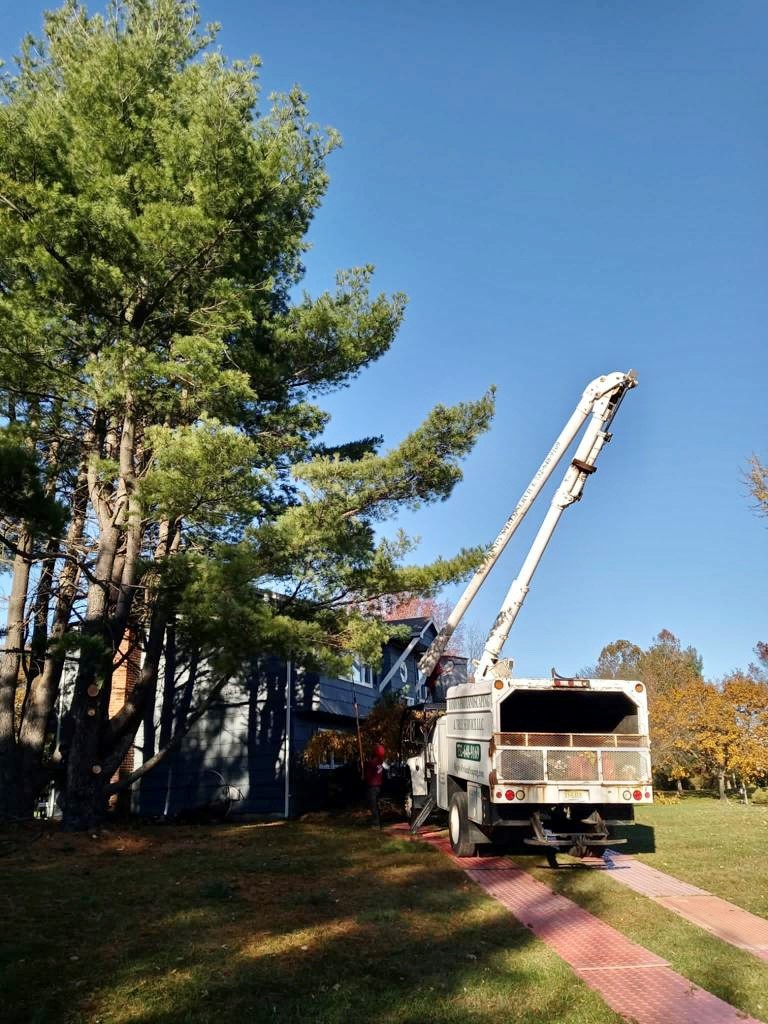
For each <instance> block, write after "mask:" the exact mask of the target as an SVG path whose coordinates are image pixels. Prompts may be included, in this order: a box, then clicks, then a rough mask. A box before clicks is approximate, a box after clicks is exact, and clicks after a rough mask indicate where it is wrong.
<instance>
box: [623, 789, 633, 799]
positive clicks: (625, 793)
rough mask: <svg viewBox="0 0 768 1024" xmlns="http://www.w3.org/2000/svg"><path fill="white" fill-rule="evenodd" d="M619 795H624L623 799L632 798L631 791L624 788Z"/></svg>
mask: <svg viewBox="0 0 768 1024" xmlns="http://www.w3.org/2000/svg"><path fill="white" fill-rule="evenodd" d="M621 795H622V796H623V797H624V799H625V800H631V799H632V792H631V790H629V789H625V790H624V792H623V793H622V794H621Z"/></svg>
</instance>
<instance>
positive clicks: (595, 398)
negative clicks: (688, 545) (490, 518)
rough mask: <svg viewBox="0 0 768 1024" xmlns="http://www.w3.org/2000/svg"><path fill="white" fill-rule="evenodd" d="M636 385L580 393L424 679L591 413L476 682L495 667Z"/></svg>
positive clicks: (626, 376) (426, 661) (429, 658)
mask: <svg viewBox="0 0 768 1024" xmlns="http://www.w3.org/2000/svg"><path fill="white" fill-rule="evenodd" d="M636 384H637V378H636V375H635V372H634V370H630V371H629V372H628V373H620V372H619V373H609V374H606V375H605V376H602V377H597V378H595V380H593V381H592V382H591V383H590V384H588V385H587V387H586V388H585V389H584V393H583V394H582V396H581V399H580V400H579V403H578V405H577V406H576V408H575V409H574V411H573V413H572V414H571V416H570V418H569V420H568V422H567V423H566V425H565V426H564V427H563V430H562V431H561V433H560V436H559V437H558V438H557V440H556V441H555V443H554V444H553V445H552V447H551V448H550V450H549V452H548V454H547V456H546V458H545V459H544V461H543V462H542V464H541V465H540V466H539V468H538V470H537V471H536V473H535V474H534V476H533V479H532V480H531V482H530V483H529V484H528V487H527V488H526V489H525V491H524V492H523V495H522V497H521V498H520V500H519V501H518V503H517V505H516V506H515V508H514V511H513V512H512V514H511V516H510V517H509V519H507V521H506V523H505V524H504V526H503V527H502V530H501V532H500V533H499V535H498V537H497V538H496V540H495V541H494V542H493V544H492V545H491V547H490V549H489V551H488V554H487V555H486V557H485V559H484V561H483V563H482V565H480V567H479V568H478V569H477V571H476V572H475V574H474V576H473V577H472V579H471V580H470V581H469V583H468V584H467V586H466V588H465V590H464V593H463V594H462V595H461V597H460V598H459V600H458V602H457V603H456V606H455V607H454V609H453V611H452V612H451V614H450V616H449V617H448V620H447V622H446V623H445V625H444V626H443V628H442V629H441V630H440V632H439V633H438V635H437V636H436V637H435V639H434V640H433V641H432V643H431V645H430V647H429V649H428V650H427V651H426V652H425V654H424V656H423V657H422V659H421V661H420V662H419V673H420V674H421V675H422V676H423V677H425V678H429V676H430V675H431V674H432V672H433V671H434V669H435V666H436V665H437V663H438V661H439V660H440V657H441V656H442V655H443V653H444V652H445V650H446V648H447V646H448V644H449V642H450V639H451V636H452V635H453V633H454V631H455V629H456V627H457V626H458V624H459V623H460V622H461V620H462V618H463V617H464V614H465V612H466V610H467V608H468V607H469V605H470V604H471V602H472V600H473V599H474V597H475V595H476V594H477V592H478V590H479V589H480V587H481V586H482V585H483V583H484V582H485V580H486V578H487V577H488V574H489V573H490V571H491V569H492V568H493V567H494V565H495V564H496V562H497V561H498V559H499V556H500V555H501V553H502V552H503V551H504V549H505V548H506V546H507V544H508V543H509V541H510V540H511V538H512V537H513V535H514V534H515V531H516V530H517V528H518V527H519V526H520V524H521V523H522V521H523V519H524V518H525V516H526V514H527V513H528V511H529V509H530V508H531V506H532V505H533V503H534V501H535V500H536V498H537V497H538V495H539V492H540V491H541V489H542V487H543V486H544V484H545V483H546V482H547V480H548V479H549V478H550V476H551V475H552V473H553V472H554V471H555V469H556V468H557V465H558V463H559V462H560V459H561V458H562V456H563V455H564V453H565V452H566V451H567V449H568V448H569V446H570V445H571V443H572V442H573V440H574V438H575V437H576V435H577V434H578V432H579V430H580V429H581V427H582V426H583V424H584V422H585V420H586V419H587V418H588V417H589V415H590V413H591V414H592V416H591V419H590V422H589V426H588V428H587V430H586V431H585V433H584V436H583V438H582V440H581V442H580V444H579V446H578V448H577V449H576V454H575V456H574V458H573V460H572V461H571V464H570V466H569V467H568V469H567V471H566V474H565V477H564V478H563V482H562V484H561V485H560V487H559V488H558V490H557V492H556V494H555V497H554V498H553V499H552V504H551V506H550V509H549V512H548V513H547V515H546V517H545V519H544V522H543V523H542V525H541V527H540V529H539V532H538V533H537V535H536V539H535V540H534V542H533V545H532V547H531V550H530V551H529V553H528V556H527V558H526V560H525V562H524V564H523V567H522V569H521V570H520V573H519V575H518V576H517V578H516V579H515V581H514V582H513V584H512V586H511V587H510V589H509V592H508V593H507V596H506V598H505V600H504V604H503V605H502V608H501V611H500V612H499V615H498V616H497V618H496V622H495V623H494V625H493V628H492V630H491V632H490V634H489V636H488V640H487V641H486V646H485V650H484V652H483V656H482V658H481V660H480V664H479V665H478V670H477V673H476V677H477V678H482V676H483V674H484V673H485V672H486V671H487V670H488V668H490V667H491V666H492V665H493V664H495V663H496V661H497V660H498V657H499V654H500V653H501V649H502V647H503V646H504V643H505V642H506V639H507V637H508V635H509V631H510V629H511V628H512V624H513V623H514V621H515V618H516V617H517V614H518V612H519V611H520V608H521V607H522V604H523V601H524V600H525V595H526V594H527V593H528V588H529V585H530V582H531V578H532V576H533V574H534V572H535V571H536V567H537V566H538V564H539V561H540V560H541V556H542V555H543V553H544V550H545V549H546V546H547V544H548V543H549V540H550V538H551V537H552V534H553V533H554V530H555V527H556V526H557V523H558V521H559V519H560V516H561V515H562V513H563V511H564V510H565V509H566V508H567V507H568V505H570V504H572V503H573V502H574V501H578V500H579V498H580V497H581V492H582V489H583V487H584V483H585V481H586V478H587V476H589V475H590V474H591V473H593V472H594V470H595V461H596V460H597V457H598V455H599V454H600V451H601V449H602V447H603V445H604V444H605V443H606V442H607V441H609V440H610V434H609V433H608V428H609V426H610V424H611V421H612V420H613V417H614V416H615V415H616V412H617V410H618V408H619V405H620V404H621V401H622V399H623V397H624V395H625V394H626V392H627V391H629V390H630V389H631V388H633V387H635V386H636Z"/></svg>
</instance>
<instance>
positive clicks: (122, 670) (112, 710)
mask: <svg viewBox="0 0 768 1024" xmlns="http://www.w3.org/2000/svg"><path fill="white" fill-rule="evenodd" d="M140 671H141V651H140V650H139V646H138V644H137V643H136V639H135V637H133V636H132V635H131V632H130V630H126V632H125V635H124V636H123V639H122V641H121V642H120V647H119V648H118V650H117V653H116V654H115V668H114V670H113V672H112V691H111V693H110V695H109V717H110V718H112V716H113V715H116V714H117V712H118V711H119V710H120V709H121V708H122V706H123V704H124V703H125V699H126V697H129V696H130V695H131V693H132V692H133V688H134V686H135V685H136V683H137V682H138V678H139V672H140ZM133 768H134V748H133V747H131V748H130V750H129V751H128V753H127V754H126V755H125V757H124V758H123V760H122V761H121V762H120V767H119V768H118V769H117V771H116V772H115V774H114V775H113V776H112V778H111V780H110V781H111V782H118V781H119V780H120V779H124V778H125V777H126V776H127V775H130V774H131V772H132V771H133ZM109 806H110V808H112V809H113V810H120V811H124V812H125V813H127V812H128V811H129V810H130V792H129V791H128V790H123V791H122V792H120V793H114V794H113V795H112V796H111V797H110V798H109Z"/></svg>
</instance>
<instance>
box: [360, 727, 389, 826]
mask: <svg viewBox="0 0 768 1024" xmlns="http://www.w3.org/2000/svg"><path fill="white" fill-rule="evenodd" d="M385 754H386V751H385V750H384V747H383V746H382V745H381V744H380V743H377V744H376V746H375V747H374V748H373V753H372V754H371V756H370V757H369V758H368V760H367V761H366V762H365V768H364V769H363V778H364V780H365V798H366V801H367V803H368V807H369V808H370V811H371V819H372V820H371V824H372V825H373V827H374V828H381V818H380V817H379V796H380V794H381V785H382V783H383V782H384V757H385Z"/></svg>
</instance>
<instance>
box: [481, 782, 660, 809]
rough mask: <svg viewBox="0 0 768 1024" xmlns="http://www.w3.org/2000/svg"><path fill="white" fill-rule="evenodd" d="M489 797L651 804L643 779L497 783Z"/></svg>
mask: <svg viewBox="0 0 768 1024" xmlns="http://www.w3.org/2000/svg"><path fill="white" fill-rule="evenodd" d="M490 797H491V803H493V804H500V805H504V806H510V805H523V806H525V805H530V804H537V805H540V806H541V805H543V806H549V807H551V806H556V805H567V806H572V805H574V804H587V805H595V804H598V805H602V806H610V805H619V806H623V807H632V806H637V805H638V804H651V803H653V787H652V786H650V785H646V784H645V783H642V782H626V783H621V784H619V785H616V784H615V783H612V784H610V785H606V784H605V783H594V782H592V783H590V782H557V783H552V782H543V783H530V782H497V783H496V785H494V786H491V792H490Z"/></svg>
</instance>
